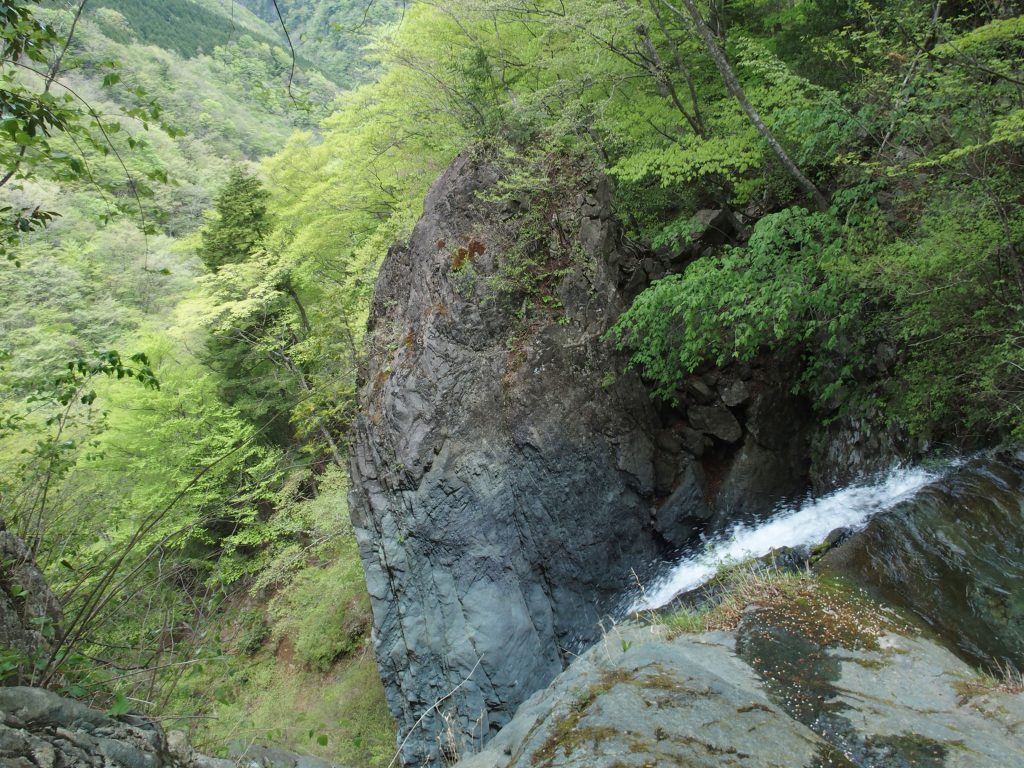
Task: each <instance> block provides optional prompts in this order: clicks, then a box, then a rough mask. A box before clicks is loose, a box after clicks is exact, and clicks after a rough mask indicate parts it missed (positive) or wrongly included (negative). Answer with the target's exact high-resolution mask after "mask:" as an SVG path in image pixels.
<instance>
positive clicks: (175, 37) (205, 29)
mask: <svg viewBox="0 0 1024 768" xmlns="http://www.w3.org/2000/svg"><path fill="white" fill-rule="evenodd" d="M89 5H90V6H93V7H94V8H95V9H96V11H95V12H97V13H98V12H99V11H103V10H110V11H114V12H116V13H117V14H119V16H120V20H118V19H116V17H113V16H111V15H110V14H109V13H107V14H103V15H100V17H99V18H100V20H101V23H102V24H103V31H104V33H108V36H110V37H111V39H113V40H114V41H115V42H118V43H127V42H131V41H132V39H136V40H138V41H140V42H142V43H144V44H148V45H156V46H159V47H160V48H163V49H165V50H168V51H173V52H174V53H177V54H178V55H179V56H181V57H182V58H191V57H193V56H197V55H199V54H201V53H211V52H212V51H213V50H214V48H217V47H218V46H222V45H227V44H229V43H230V42H231V41H233V40H234V39H235V38H236V37H237V36H238V34H239V29H238V25H237V24H236V23H234V22H233V21H232V19H231V17H230V16H229V15H228V14H225V13H223V12H221V13H217V12H214V11H212V10H208V9H207V8H204V7H203V6H202V5H200V4H199V3H196V2H194V1H193V0H161V2H160V3H159V5H156V4H154V3H152V2H147V0H93V2H91V3H89ZM121 20H123V22H122V21H121ZM110 32H113V33H114V34H113V35H110V34H109V33H110ZM248 33H249V34H254V32H253V31H252V30H248ZM255 34H259V33H255ZM261 42H264V43H269V44H270V45H273V46H274V47H278V46H280V43H279V42H278V40H277V38H276V36H275V35H274V34H273V33H272V32H271V31H270V29H267V30H266V32H265V33H263V36H262V40H261Z"/></svg>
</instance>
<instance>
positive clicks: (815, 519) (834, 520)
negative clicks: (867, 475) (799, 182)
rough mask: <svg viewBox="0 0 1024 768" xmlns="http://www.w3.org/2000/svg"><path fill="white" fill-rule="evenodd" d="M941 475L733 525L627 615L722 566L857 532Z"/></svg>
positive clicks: (858, 489)
mask: <svg viewBox="0 0 1024 768" xmlns="http://www.w3.org/2000/svg"><path fill="white" fill-rule="evenodd" d="M940 474H941V473H940V472H935V471H928V470H925V469H921V468H919V467H915V468H898V469H894V470H892V471H890V472H888V473H885V474H883V475H880V476H878V477H875V478H872V479H870V480H867V481H864V482H862V483H858V484H854V485H849V486H847V487H846V488H842V489H841V490H838V491H835V492H834V493H831V494H829V495H827V496H822V497H821V498H818V499H810V500H808V501H805V502H802V503H801V504H798V505H791V506H781V507H779V508H777V509H776V510H775V511H774V512H773V513H772V514H771V516H770V517H769V518H768V519H767V520H764V521H763V522H760V523H755V524H738V525H736V526H734V527H733V528H731V529H729V530H728V531H726V532H724V533H721V534H717V535H715V536H714V537H712V538H710V539H707V540H705V541H704V543H703V547H702V548H701V549H700V550H699V551H697V552H693V553H690V554H688V555H684V556H683V558H682V559H681V560H680V561H679V562H678V563H676V564H675V566H673V567H672V568H671V570H669V571H668V572H667V573H666V574H664V575H663V576H662V577H661V578H659V579H658V580H657V581H656V582H655V583H654V584H653V585H651V586H650V587H648V588H647V589H645V590H644V591H643V593H642V594H641V595H640V596H639V598H637V599H636V600H635V601H634V603H633V605H632V607H631V609H630V611H631V612H634V611H645V610H652V609H655V608H660V607H661V606H663V605H665V604H666V603H668V602H669V601H670V600H671V599H672V598H673V597H675V596H676V595H677V594H679V593H680V592H683V591H685V590H689V589H694V588H695V587H699V586H700V585H701V584H703V583H704V582H706V581H708V580H709V579H710V578H711V577H712V576H714V575H715V573H716V572H717V571H718V569H719V568H721V567H722V565H724V564H726V563H734V562H737V561H740V560H745V559H747V558H750V557H760V556H762V555H767V554H768V553H769V552H770V551H771V550H772V549H776V548H779V547H799V546H803V545H814V544H819V543H820V542H822V541H823V540H824V539H825V537H827V536H828V534H829V533H831V532H832V531H833V530H835V529H836V528H843V527H848V528H853V529H859V528H862V527H864V525H866V524H867V522H868V521H869V520H870V519H871V518H872V517H874V516H875V515H876V514H878V513H879V512H883V511H885V510H887V509H890V508H891V507H893V506H895V505H896V504H898V503H899V502H901V501H903V500H904V499H907V498H909V497H911V496H913V495H914V493H916V492H917V491H919V490H920V489H921V488H923V487H924V486H925V485H928V483H930V482H932V481H934V480H936V479H937V478H938V477H939V476H940Z"/></svg>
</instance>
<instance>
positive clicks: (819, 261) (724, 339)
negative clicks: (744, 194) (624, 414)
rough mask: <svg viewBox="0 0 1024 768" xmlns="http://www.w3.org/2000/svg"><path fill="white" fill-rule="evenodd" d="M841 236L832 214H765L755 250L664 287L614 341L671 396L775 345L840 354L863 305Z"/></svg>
mask: <svg viewBox="0 0 1024 768" xmlns="http://www.w3.org/2000/svg"><path fill="white" fill-rule="evenodd" d="M841 234H842V229H841V226H840V224H839V223H838V222H837V221H836V220H835V218H834V217H833V216H831V215H830V214H823V213H812V212H809V211H807V210H805V209H803V208H790V209H787V210H784V211H780V212H779V213H774V214H770V215H768V216H765V217H764V218H762V219H761V220H760V221H758V223H757V226H756V227H755V229H754V231H753V233H752V235H751V237H750V241H749V243H747V245H746V246H745V247H743V248H728V249H726V250H725V251H724V252H723V253H722V254H721V255H719V256H717V257H715V258H707V259H700V260H698V261H696V262H694V263H693V264H691V265H690V267H689V268H688V269H687V271H686V272H685V273H683V274H681V275H671V276H669V277H666V278H664V279H662V280H659V281H657V282H655V283H654V284H653V285H652V286H651V287H650V288H648V289H647V290H646V291H644V292H643V293H642V294H641V295H640V296H639V297H638V298H637V300H636V301H635V302H634V303H633V305H632V307H630V309H629V311H628V312H626V313H625V314H624V315H623V316H622V317H621V318H620V319H619V320H618V322H617V323H616V325H615V327H614V328H613V330H612V335H613V336H614V337H615V338H616V339H618V341H619V343H620V345H623V344H624V343H629V344H630V345H631V346H632V347H633V348H634V354H633V358H632V360H633V364H634V365H636V366H637V367H638V368H639V369H640V370H641V372H642V373H643V374H644V376H645V377H647V378H649V379H651V380H652V381H653V382H654V383H655V384H656V392H657V393H658V394H660V395H661V396H663V397H666V398H671V397H673V395H674V393H675V390H676V387H677V386H678V385H679V384H680V383H681V382H682V380H683V378H685V376H687V375H688V374H690V373H692V372H693V371H694V370H696V369H697V368H698V367H700V366H701V365H703V364H704V363H705V362H708V361H710V362H712V363H714V364H715V365H723V364H725V363H727V362H731V361H749V360H751V359H753V358H754V357H755V356H756V355H757V354H758V353H759V352H760V351H761V350H762V349H763V348H765V347H766V346H779V345H784V344H790V345H796V344H800V343H802V342H806V341H808V340H814V341H815V342H816V343H818V344H820V345H821V346H822V347H823V348H824V349H831V348H835V347H836V346H837V345H838V343H839V339H840V337H841V336H842V335H843V333H844V332H845V331H846V329H847V328H848V326H849V324H850V322H851V320H852V318H853V316H855V314H856V312H857V310H858V308H859V305H860V297H859V296H858V294H857V293H856V291H855V290H852V289H851V286H850V285H849V283H848V282H846V281H844V280H843V279H842V278H843V270H842V259H843V245H844V242H843V239H842V237H841Z"/></svg>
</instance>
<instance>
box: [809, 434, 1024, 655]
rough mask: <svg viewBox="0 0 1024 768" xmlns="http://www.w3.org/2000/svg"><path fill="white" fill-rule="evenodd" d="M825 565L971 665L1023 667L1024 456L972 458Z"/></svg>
mask: <svg viewBox="0 0 1024 768" xmlns="http://www.w3.org/2000/svg"><path fill="white" fill-rule="evenodd" d="M823 566H824V567H825V568H827V569H829V570H832V571H834V572H836V573H839V574H842V575H845V576H848V577H849V578H852V579H853V580H854V581H856V582H857V583H859V584H861V585H863V586H866V587H868V588H869V589H871V590H872V591H873V592H874V593H875V594H876V595H877V596H878V597H880V598H881V599H883V600H885V601H886V602H889V603H893V604H895V605H897V606H900V607H902V608H904V609H907V610H909V611H911V612H912V613H914V614H916V615H917V616H918V617H920V618H921V619H923V620H924V621H925V622H926V623H927V624H928V625H929V626H930V627H931V628H932V629H934V630H935V631H936V632H937V633H938V634H939V635H940V636H941V637H942V638H943V639H945V640H946V642H947V643H948V644H949V645H950V647H952V648H953V649H954V650H955V651H956V652H957V653H958V654H959V655H960V656H961V657H963V658H965V659H966V660H968V661H970V662H973V663H975V664H981V665H982V666H986V667H991V666H994V665H999V666H1005V665H1007V664H1009V665H1011V666H1013V667H1015V668H1017V669H1024V459H1022V457H1021V456H1020V455H1019V454H1018V455H1008V454H1003V455H1000V456H995V457H979V458H976V459H973V460H971V461H969V462H967V463H966V464H965V465H964V466H963V467H961V468H960V469H959V470H958V471H956V472H951V473H949V474H948V475H946V476H945V477H943V478H942V479H940V480H937V481H936V482H934V483H931V484H929V485H928V486H927V487H926V488H924V489H923V490H921V492H920V493H917V494H916V495H914V496H913V498H912V499H910V500H907V501H904V502H903V503H901V504H898V505H896V506H895V507H894V508H893V509H891V510H890V511H889V512H888V513H887V514H885V515H879V516H877V517H875V518H874V519H873V520H871V522H870V523H869V524H868V525H867V526H866V527H865V529H864V530H863V531H862V532H861V533H860V534H858V535H857V536H855V537H853V538H851V539H850V541H849V542H847V543H846V544H844V545H843V546H842V547H839V548H838V549H837V550H835V551H834V552H831V553H829V554H828V555H827V556H826V557H825V559H824V561H823Z"/></svg>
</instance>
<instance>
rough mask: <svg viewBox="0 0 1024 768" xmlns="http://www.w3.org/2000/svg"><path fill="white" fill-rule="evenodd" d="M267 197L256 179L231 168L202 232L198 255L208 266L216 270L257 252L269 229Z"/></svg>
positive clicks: (267, 194) (240, 169) (242, 171)
mask: <svg viewBox="0 0 1024 768" xmlns="http://www.w3.org/2000/svg"><path fill="white" fill-rule="evenodd" d="M269 197H270V195H269V193H267V191H266V190H265V189H264V188H263V185H262V184H261V183H260V181H259V179H257V178H255V177H253V176H250V175H249V174H247V173H246V172H245V171H244V170H243V169H242V168H240V167H235V168H232V169H231V175H230V176H229V177H228V181H227V183H226V184H225V185H224V186H223V187H222V188H221V190H220V191H219V192H218V193H217V198H216V200H215V201H214V207H213V218H211V220H210V221H209V222H208V223H207V225H206V226H205V227H203V229H202V232H201V235H202V245H201V246H200V248H199V257H200V258H201V259H202V260H203V263H204V264H206V266H207V268H208V269H210V270H212V271H214V272H216V271H217V270H218V269H219V268H220V267H222V266H224V265H225V264H237V263H239V262H243V261H248V260H249V259H251V258H252V257H253V256H254V255H255V254H256V251H257V249H258V248H259V247H260V246H261V245H262V241H263V238H264V237H265V236H266V235H267V234H268V232H269V230H270V225H269V222H268V221H267V199H268V198H269Z"/></svg>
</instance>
